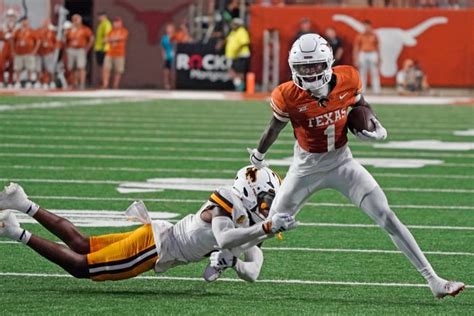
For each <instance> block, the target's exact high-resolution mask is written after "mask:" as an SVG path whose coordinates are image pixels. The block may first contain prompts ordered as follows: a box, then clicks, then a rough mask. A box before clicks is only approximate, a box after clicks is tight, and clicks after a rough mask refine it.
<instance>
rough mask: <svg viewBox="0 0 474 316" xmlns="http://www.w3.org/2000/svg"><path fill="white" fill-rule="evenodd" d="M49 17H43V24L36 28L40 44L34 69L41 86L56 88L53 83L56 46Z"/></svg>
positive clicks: (54, 34) (54, 33)
mask: <svg viewBox="0 0 474 316" xmlns="http://www.w3.org/2000/svg"><path fill="white" fill-rule="evenodd" d="M55 29H56V28H55V27H54V25H52V24H51V20H50V19H45V20H44V22H43V26H42V27H41V28H40V29H38V30H37V35H38V40H39V42H40V46H39V49H38V55H37V56H36V71H37V72H38V75H39V78H40V82H41V83H42V84H43V88H45V89H48V88H56V84H55V83H54V66H55V60H54V51H55V50H56V48H57V47H58V46H57V45H58V43H57V40H56V32H55Z"/></svg>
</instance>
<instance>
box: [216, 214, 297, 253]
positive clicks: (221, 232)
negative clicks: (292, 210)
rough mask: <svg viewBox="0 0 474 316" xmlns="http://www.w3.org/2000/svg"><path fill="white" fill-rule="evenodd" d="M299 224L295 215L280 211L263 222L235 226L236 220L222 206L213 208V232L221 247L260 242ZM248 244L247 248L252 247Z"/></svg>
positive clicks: (229, 247) (226, 247)
mask: <svg viewBox="0 0 474 316" xmlns="http://www.w3.org/2000/svg"><path fill="white" fill-rule="evenodd" d="M296 225H297V223H296V221H295V219H294V217H293V216H290V215H288V214H284V213H278V214H275V215H273V216H272V218H271V219H267V220H266V221H265V222H263V223H261V224H256V225H252V226H250V227H235V224H234V222H233V221H232V219H231V218H230V217H229V213H226V212H225V211H224V210H222V209H221V208H220V207H216V208H214V209H213V210H212V232H213V234H214V237H215V238H216V241H217V246H218V247H219V248H220V249H231V248H236V247H239V246H242V245H244V244H247V243H249V242H252V243H253V242H255V240H258V243H260V242H262V241H263V240H265V239H267V238H270V237H273V236H274V235H275V233H276V232H280V231H286V230H290V229H293V228H295V227H296ZM252 246H253V245H252V244H247V245H246V248H243V249H248V248H250V247H252Z"/></svg>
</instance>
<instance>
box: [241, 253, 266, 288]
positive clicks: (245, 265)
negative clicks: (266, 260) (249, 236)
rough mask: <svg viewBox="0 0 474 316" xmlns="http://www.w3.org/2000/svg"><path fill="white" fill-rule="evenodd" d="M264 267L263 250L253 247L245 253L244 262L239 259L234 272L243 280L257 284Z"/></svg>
mask: <svg viewBox="0 0 474 316" xmlns="http://www.w3.org/2000/svg"><path fill="white" fill-rule="evenodd" d="M262 265H263V252H262V250H261V249H260V248H258V247H252V248H250V249H248V250H246V251H245V252H244V260H240V259H237V263H236V265H235V267H234V270H235V272H237V275H238V276H239V278H241V279H242V280H245V281H247V282H255V281H256V280H257V278H258V276H259V275H260V270H261V269H262Z"/></svg>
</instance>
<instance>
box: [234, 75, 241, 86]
mask: <svg viewBox="0 0 474 316" xmlns="http://www.w3.org/2000/svg"><path fill="white" fill-rule="evenodd" d="M232 82H233V83H234V86H235V87H236V88H238V87H240V85H241V84H242V80H241V79H240V78H239V77H235V78H234V80H232Z"/></svg>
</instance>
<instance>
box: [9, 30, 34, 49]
mask: <svg viewBox="0 0 474 316" xmlns="http://www.w3.org/2000/svg"><path fill="white" fill-rule="evenodd" d="M37 41H38V39H37V38H36V32H35V31H34V30H33V29H30V28H27V29H25V28H20V29H18V30H16V31H15V33H14V34H13V47H14V50H15V53H16V54H18V55H28V54H32V53H34V50H35V46H36V43H37Z"/></svg>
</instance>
